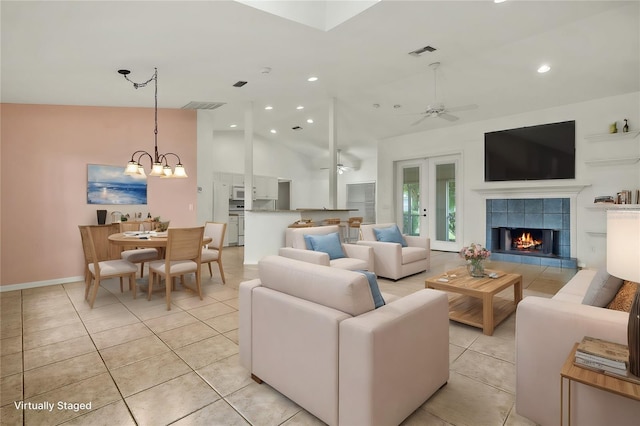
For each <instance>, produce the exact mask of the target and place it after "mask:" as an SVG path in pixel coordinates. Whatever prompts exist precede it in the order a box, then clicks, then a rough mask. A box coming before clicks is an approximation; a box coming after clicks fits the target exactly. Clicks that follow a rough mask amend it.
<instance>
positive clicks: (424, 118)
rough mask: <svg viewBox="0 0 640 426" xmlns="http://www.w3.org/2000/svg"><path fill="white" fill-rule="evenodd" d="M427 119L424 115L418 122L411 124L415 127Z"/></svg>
mask: <svg viewBox="0 0 640 426" xmlns="http://www.w3.org/2000/svg"><path fill="white" fill-rule="evenodd" d="M427 118H429V116H428V115H425V116H424V117H422V118H421V119H420V120H418V121H415V122H413V123H411V125H412V126H417V125H418V124H420V123H422V122H423V121H424V120H426V119H427Z"/></svg>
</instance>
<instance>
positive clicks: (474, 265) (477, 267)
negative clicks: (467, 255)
mask: <svg viewBox="0 0 640 426" xmlns="http://www.w3.org/2000/svg"><path fill="white" fill-rule="evenodd" d="M467 271H468V272H469V275H471V276H472V277H475V278H482V277H484V260H483V259H472V260H469V262H468V263H467Z"/></svg>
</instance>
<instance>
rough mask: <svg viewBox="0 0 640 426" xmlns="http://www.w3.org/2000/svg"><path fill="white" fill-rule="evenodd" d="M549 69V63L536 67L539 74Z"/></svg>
mask: <svg viewBox="0 0 640 426" xmlns="http://www.w3.org/2000/svg"><path fill="white" fill-rule="evenodd" d="M550 69H551V67H550V66H549V65H547V64H543V65H541V66H540V68H538V72H539V73H540V74H543V73H545V72H548V71H549V70H550Z"/></svg>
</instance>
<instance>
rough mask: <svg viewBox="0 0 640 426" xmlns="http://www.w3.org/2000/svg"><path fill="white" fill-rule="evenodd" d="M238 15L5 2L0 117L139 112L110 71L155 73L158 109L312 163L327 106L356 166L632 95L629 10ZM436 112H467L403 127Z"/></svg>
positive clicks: (414, 4)
mask: <svg viewBox="0 0 640 426" xmlns="http://www.w3.org/2000/svg"><path fill="white" fill-rule="evenodd" d="M244 3H247V4H244ZM250 3H255V2H250V1H247V2H235V1H172V2H161V1H126V2H124V1H109V2H94V1H86V2H85V1H56V2H49V1H42V2H31V1H2V2H1V6H0V7H1V20H2V21H1V23H2V29H1V31H2V51H1V55H2V69H1V71H2V76H1V78H2V80H1V81H2V92H1V96H2V102H10V103H38V104H61V105H94V106H119V107H125V106H141V107H152V106H153V93H152V90H151V89H149V88H146V89H144V88H142V89H139V90H133V89H132V87H131V85H130V84H128V83H126V82H124V81H123V79H122V76H120V75H119V74H117V72H116V70H118V69H122V68H126V69H129V70H131V71H132V73H131V75H130V78H131V79H132V80H134V81H145V80H146V79H148V78H149V77H150V76H151V75H152V73H153V69H154V67H157V68H158V72H159V77H158V91H159V106H160V107H161V108H181V107H183V106H185V105H186V104H188V103H189V102H191V101H207V102H222V103H224V104H225V105H223V106H221V107H219V108H217V109H216V110H214V111H213V112H212V114H213V115H214V117H215V119H214V122H215V126H216V129H218V130H230V127H229V126H230V125H231V124H237V125H238V127H236V129H238V130H241V129H242V127H243V116H244V111H245V108H246V105H247V104H248V103H249V102H252V103H253V109H254V129H255V131H256V132H257V133H258V134H260V135H261V137H264V138H265V139H269V140H273V141H274V143H282V144H286V145H288V146H291V147H293V148H295V149H299V150H301V151H303V152H306V153H308V154H310V155H321V153H323V152H326V149H327V140H328V135H329V129H328V121H329V104H330V102H331V99H335V105H336V108H337V116H338V121H337V123H338V127H337V128H338V145H339V147H342V149H343V153H344V154H345V155H353V156H356V157H365V156H368V155H370V153H371V152H372V150H375V143H376V141H377V140H379V139H383V138H388V137H391V136H394V135H401V134H405V133H410V132H416V131H422V130H427V129H432V128H436V127H443V126H455V125H457V124H460V123H468V122H470V121H476V120H484V119H489V118H492V117H499V116H505V115H510V114H515V113H521V112H526V111H532V110H538V109H543V108H547V107H552V106H555V105H562V104H568V103H573V102H580V101H585V100H589V99H594V98H600V97H605V96H611V95H616V94H621V93H628V92H632V91H638V90H640V24H639V18H640V2H638V1H619V2H618V1H517V0H510V1H506V2H504V3H500V4H495V3H494V2H493V1H491V0H478V1H396V0H382V1H380V2H373V1H368V2H364V3H368V6H370V7H368V8H363V7H359V6H358V5H357V4H355V3H354V2H324V1H323V2H321V1H317V2H315V1H311V2H299V1H298V2H293V1H275V2H270V3H272V6H274V7H276V8H277V9H279V10H280V11H281V12H287V11H288V12H289V13H288V14H287V13H280V15H284V16H288V17H289V18H291V16H294V17H295V16H298V17H300V16H302V17H304V16H305V13H306V14H307V15H306V20H305V19H297V20H293V19H287V18H284V17H282V16H278V15H276V14H274V13H269V12H267V11H264V10H259V9H256V8H254V7H251V6H249V5H248V4H250ZM304 3H306V4H307V6H308V7H309V8H308V9H306V10H305V9H301V4H304ZM327 3H333V4H331V5H327ZM356 3H357V2H356ZM340 5H342V7H340ZM360 6H362V5H360ZM330 8H333V9H332V10H333V12H335V10H336V9H340V11H341V12H342V11H343V10H347V11H348V10H353V13H352V14H354V16H353V17H351V18H348V17H339V18H335V17H334V16H333V15H332V14H331V13H333V12H332V10H329V9H330ZM354 8H355V9H354ZM359 9H364V10H361V11H360V10H359ZM319 13H324V14H325V15H324V16H323V19H317V14H319ZM301 22H303V23H301ZM315 22H320V24H319V25H314V23H315ZM324 23H327V24H326V25H325V24H324ZM425 46H432V47H434V48H435V49H436V50H435V51H433V52H430V53H429V52H428V53H424V54H422V55H418V56H414V55H409V52H411V51H414V50H416V49H419V48H422V47H425ZM436 61H437V62H440V63H441V64H442V65H441V66H440V67H439V68H438V70H437V86H434V72H433V71H432V69H431V68H430V67H429V64H431V63H433V62H436ZM542 63H548V64H549V65H550V66H551V67H552V68H551V71H549V72H548V73H545V74H539V73H537V72H536V70H537V68H538V67H539V66H540V65H541V64H542ZM266 68H269V72H266V71H267V70H266ZM309 76H317V77H318V80H317V81H316V82H308V81H307V78H308V77H309ZM239 80H242V81H246V82H247V84H246V85H245V86H243V87H241V88H237V87H233V84H234V83H236V82H237V81H239ZM436 87H437V99H436V98H435V90H434V89H436ZM436 101H438V102H443V103H444V104H445V105H446V106H447V107H456V106H461V105H469V104H475V105H477V106H478V108H477V109H473V110H467V111H461V112H458V113H455V115H457V116H458V117H459V120H457V121H453V122H452V121H448V120H444V119H441V118H431V117H430V118H427V119H425V120H424V121H422V122H421V123H420V124H418V125H415V126H412V125H411V123H414V122H415V121H416V120H417V119H418V118H420V117H421V116H420V115H417V114H416V113H420V112H421V111H424V110H425V109H426V107H427V106H428V105H432V104H434V103H435V102H436ZM266 105H271V106H273V109H272V110H265V109H264V107H265V106H266ZM299 105H302V106H304V109H302V110H299V109H296V107H297V106H299ZM374 105H377V107H376V106H374ZM308 118H312V119H313V120H314V123H312V124H309V123H307V122H306V120H307V119H308ZM295 126H300V127H302V129H301V130H292V128H293V127H295ZM271 129H276V130H277V133H275V134H273V133H270V130H271Z"/></svg>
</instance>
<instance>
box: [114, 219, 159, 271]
mask: <svg viewBox="0 0 640 426" xmlns="http://www.w3.org/2000/svg"><path fill="white" fill-rule="evenodd" d="M147 223H150V222H147ZM141 227H142V228H141ZM147 228H150V227H149V226H147V225H146V224H145V222H129V221H127V222H121V223H120V232H127V231H140V230H142V231H145V230H148V229H147ZM120 256H121V257H122V258H123V259H124V260H128V261H129V262H131V263H139V264H140V278H142V277H143V276H144V263H145V262H151V261H152V260H158V259H160V253H159V252H158V250H157V249H154V248H139V247H136V246H130V247H124V250H123V251H122V253H120Z"/></svg>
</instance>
